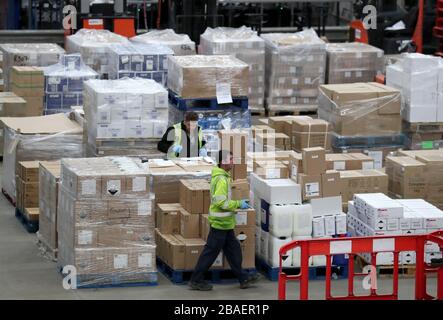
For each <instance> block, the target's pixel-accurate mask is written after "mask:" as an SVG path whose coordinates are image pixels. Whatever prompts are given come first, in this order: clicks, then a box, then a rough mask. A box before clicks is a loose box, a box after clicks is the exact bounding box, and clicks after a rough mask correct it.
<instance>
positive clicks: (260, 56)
mask: <svg viewBox="0 0 443 320" xmlns="http://www.w3.org/2000/svg"><path fill="white" fill-rule="evenodd" d="M199 54H210V55H220V54H221V55H223V54H228V55H233V56H235V57H236V58H238V59H240V60H241V61H243V62H246V63H247V64H248V65H249V74H250V75H249V92H248V99H249V109H250V110H252V111H264V95H265V42H264V41H263V39H262V38H260V37H259V36H258V35H257V32H256V31H253V30H252V29H250V28H247V27H245V26H243V27H240V28H215V29H212V28H207V29H206V31H205V32H204V33H203V34H202V35H201V36H200V46H199Z"/></svg>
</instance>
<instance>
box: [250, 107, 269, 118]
mask: <svg viewBox="0 0 443 320" xmlns="http://www.w3.org/2000/svg"><path fill="white" fill-rule="evenodd" d="M249 112H250V113H251V116H260V117H264V116H266V110H265V108H257V109H255V108H249Z"/></svg>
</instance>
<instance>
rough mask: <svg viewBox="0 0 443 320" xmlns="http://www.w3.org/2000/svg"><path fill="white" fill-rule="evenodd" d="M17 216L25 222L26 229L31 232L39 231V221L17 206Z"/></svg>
mask: <svg viewBox="0 0 443 320" xmlns="http://www.w3.org/2000/svg"><path fill="white" fill-rule="evenodd" d="M15 217H16V218H17V219H18V220H19V221H20V222H21V223H22V224H23V226H24V227H25V229H26V231H28V232H29V233H36V232H37V231H38V227H39V221H38V220H35V219H31V218H30V217H29V216H27V215H26V214H25V213H23V212H22V211H21V210H20V209H19V208H15Z"/></svg>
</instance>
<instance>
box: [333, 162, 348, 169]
mask: <svg viewBox="0 0 443 320" xmlns="http://www.w3.org/2000/svg"><path fill="white" fill-rule="evenodd" d="M345 169H346V162H345V161H334V170H345Z"/></svg>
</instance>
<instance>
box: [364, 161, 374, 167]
mask: <svg viewBox="0 0 443 320" xmlns="http://www.w3.org/2000/svg"><path fill="white" fill-rule="evenodd" d="M362 169H374V162H372V161H363V163H362Z"/></svg>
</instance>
